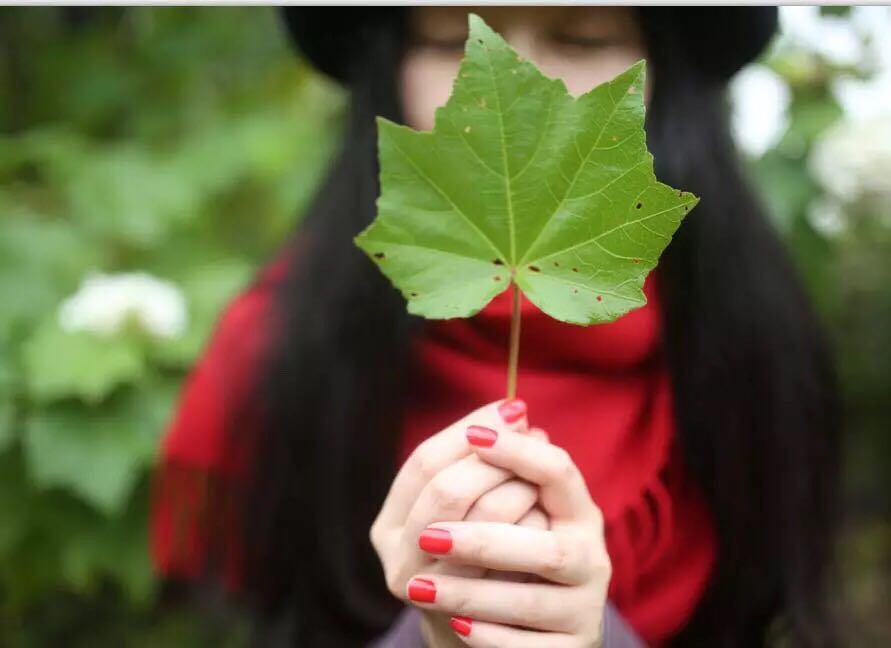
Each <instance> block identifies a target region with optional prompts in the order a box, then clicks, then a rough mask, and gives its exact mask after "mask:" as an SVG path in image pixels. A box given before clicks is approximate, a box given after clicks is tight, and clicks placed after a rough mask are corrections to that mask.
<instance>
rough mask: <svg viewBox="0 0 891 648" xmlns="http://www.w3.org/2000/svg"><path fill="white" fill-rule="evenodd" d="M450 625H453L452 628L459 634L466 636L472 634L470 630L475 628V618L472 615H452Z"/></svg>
mask: <svg viewBox="0 0 891 648" xmlns="http://www.w3.org/2000/svg"><path fill="white" fill-rule="evenodd" d="M449 625H450V626H452V630H454V631H455V632H457V633H458V634H459V635H464V636H465V637H468V636H470V631H471V629H472V628H473V619H471V618H470V617H452V618H451V619H449Z"/></svg>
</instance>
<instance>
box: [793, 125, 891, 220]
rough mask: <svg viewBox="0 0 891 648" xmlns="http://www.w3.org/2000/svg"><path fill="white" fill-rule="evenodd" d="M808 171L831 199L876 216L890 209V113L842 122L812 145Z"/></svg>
mask: <svg viewBox="0 0 891 648" xmlns="http://www.w3.org/2000/svg"><path fill="white" fill-rule="evenodd" d="M810 169H811V172H812V173H813V175H814V177H815V178H816V179H817V180H818V181H819V182H820V183H821V184H822V185H823V186H824V187H825V188H826V190H827V191H828V192H829V194H831V196H832V197H833V198H835V199H836V200H838V201H840V202H842V203H857V204H860V205H862V206H864V207H867V208H869V209H870V210H873V211H876V212H877V213H878V214H881V213H887V211H888V209H889V205H891V112H887V113H885V114H884V115H880V116H878V117H874V118H870V119H859V120H844V121H842V122H840V123H838V124H836V125H835V126H833V127H831V128H830V129H829V130H827V131H826V133H824V134H823V136H822V137H821V138H820V139H819V140H818V141H817V143H816V144H815V145H814V149H813V151H812V152H811V158H810Z"/></svg>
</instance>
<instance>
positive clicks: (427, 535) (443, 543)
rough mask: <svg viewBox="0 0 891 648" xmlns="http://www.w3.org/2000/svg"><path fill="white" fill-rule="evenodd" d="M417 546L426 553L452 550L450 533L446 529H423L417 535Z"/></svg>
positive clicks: (442, 552)
mask: <svg viewBox="0 0 891 648" xmlns="http://www.w3.org/2000/svg"><path fill="white" fill-rule="evenodd" d="M418 546H419V547H421V549H423V550H424V551H426V552H428V553H436V554H444V553H448V552H450V551H451V550H452V534H451V533H450V532H449V531H447V530H446V529H435V528H427V529H424V530H423V531H421V535H420V536H418Z"/></svg>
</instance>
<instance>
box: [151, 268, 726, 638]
mask: <svg viewBox="0 0 891 648" xmlns="http://www.w3.org/2000/svg"><path fill="white" fill-rule="evenodd" d="M285 268H286V266H285V264H284V263H277V264H274V265H271V266H270V268H269V269H268V270H267V271H266V272H265V273H264V274H263V276H262V277H261V278H260V280H259V281H258V282H257V283H255V284H254V286H253V287H251V289H250V290H248V291H247V292H245V293H244V294H242V295H241V296H240V297H239V298H238V299H237V300H235V301H234V302H233V303H232V305H231V306H230V307H229V308H228V310H227V311H226V313H225V314H224V316H223V318H222V319H221V321H220V325H219V327H218V329H217V331H216V332H215V334H214V337H213V340H212V341H211V343H210V345H209V346H208V348H207V351H206V352H205V355H204V357H203V358H202V359H201V361H200V362H199V363H198V364H197V365H196V367H195V369H194V370H193V372H192V374H191V375H190V376H189V379H188V381H187V383H186V386H185V389H184V390H183V394H182V397H181V400H180V406H179V409H178V410H177V413H176V416H175V417H174V419H173V421H172V423H171V426H170V429H169V430H168V432H167V435H166V437H165V439H164V442H163V447H162V458H161V464H160V470H159V472H158V476H157V479H156V481H155V491H154V502H153V511H152V553H153V557H154V561H155V563H156V565H157V567H158V569H159V570H160V571H162V572H163V573H165V574H167V575H171V576H177V577H186V578H194V577H198V576H200V575H201V574H202V572H203V568H204V565H205V561H206V559H207V556H208V547H209V546H210V545H211V544H212V543H217V544H219V543H220V542H221V540H220V537H219V535H218V534H215V533H214V532H213V531H209V530H208V529H206V526H207V525H206V523H205V522H204V521H205V520H206V519H208V515H209V513H208V510H209V508H211V509H212V508H213V507H214V502H212V501H208V495H207V493H209V492H214V489H217V491H219V488H221V487H222V486H221V485H226V486H225V487H226V488H234V489H236V490H238V489H239V488H240V486H239V485H238V482H239V481H240V480H243V479H244V471H243V470H242V469H239V468H238V467H237V466H233V465H232V464H231V461H230V459H231V457H232V453H231V452H230V451H228V450H227V432H226V431H227V425H228V422H229V421H230V420H232V417H233V413H234V412H238V411H243V410H244V407H243V405H244V402H245V399H246V398H249V397H250V395H251V386H252V384H253V381H254V380H255V378H256V376H257V375H258V371H259V368H260V367H259V363H260V361H261V358H262V356H263V350H264V348H265V344H266V342H267V340H266V339H265V338H264V333H263V332H264V331H265V328H264V326H263V324H264V322H266V321H267V318H268V316H269V307H270V305H271V299H272V295H273V293H274V290H275V285H276V284H277V283H278V282H279V281H280V280H281V279H282V277H283V275H284V272H285ZM646 292H647V295H648V297H649V301H650V303H649V304H648V305H647V306H646V307H644V308H641V309H639V310H637V311H634V312H632V313H630V314H628V315H626V316H625V317H623V318H622V319H621V320H619V321H618V322H616V323H613V324H608V325H602V326H592V327H578V326H572V325H569V324H563V323H560V322H557V321H555V320H552V319H551V318H549V317H547V316H546V315H544V313H542V312H540V311H539V310H538V309H537V308H535V307H534V306H533V305H531V304H530V303H529V302H527V301H525V300H524V302H523V306H522V309H523V332H522V343H521V352H520V376H519V393H520V396H521V397H522V398H523V399H524V400H526V402H527V403H528V405H529V412H530V420H531V422H532V423H533V424H534V425H538V426H540V427H542V428H544V429H545V430H547V432H548V434H549V435H550V437H551V440H552V442H553V443H556V444H558V445H561V446H563V447H564V448H566V449H567V450H568V451H569V452H570V453H571V455H572V457H573V459H574V460H575V462H576V463H577V464H578V466H579V468H580V469H581V471H582V473H583V474H584V475H585V478H586V480H587V483H588V487H589V489H590V491H591V494H592V496H593V498H594V500H595V502H597V504H598V505H599V506H600V508H601V509H602V510H603V514H604V518H605V520H606V534H607V547H608V549H609V553H610V558H611V560H612V564H613V579H612V583H611V585H610V590H609V595H610V598H611V600H612V601H613V602H614V603H615V605H616V607H617V608H618V609H619V610H620V611H621V613H622V614H623V615H624V617H625V618H626V619H627V620H628V621H629V622H630V623H631V625H632V626H633V627H634V628H635V629H636V630H637V631H638V633H639V634H640V635H641V637H642V638H643V639H645V640H646V641H647V642H649V643H651V644H654V645H658V644H659V643H660V642H661V641H663V640H664V639H666V638H668V637H670V636H671V635H672V634H674V633H675V632H676V631H677V630H678V629H680V628H681V627H683V626H684V624H685V623H686V622H687V620H688V619H689V617H690V615H691V613H692V611H693V609H694V608H695V606H696V604H697V603H698V601H699V599H700V598H701V595H702V592H703V590H704V588H705V585H706V583H707V581H708V578H709V575H710V573H711V571H712V566H713V563H714V558H715V539H714V534H713V531H712V526H711V522H710V518H709V516H708V514H707V511H706V508H705V505H704V504H703V501H702V499H701V497H700V496H699V494H698V492H697V491H696V489H695V488H694V487H693V486H692V484H691V483H690V482H689V480H688V479H687V477H686V476H685V473H684V468H683V465H682V463H681V461H680V458H679V455H678V453H677V452H676V451H675V445H674V424H673V417H672V410H671V392H670V387H669V382H668V378H667V375H666V372H665V369H664V365H663V361H662V358H661V354H660V331H659V309H658V304H657V303H656V294H655V291H653V290H652V289H651V285H650V283H648V285H647V288H646ZM509 322H510V303H509V294H508V293H504V294H502V295H501V296H499V297H497V298H496V299H495V300H494V301H493V302H492V303H491V304H489V305H488V306H487V307H486V308H485V309H484V310H483V311H482V312H481V313H480V314H479V315H477V316H476V317H474V318H472V319H468V320H448V321H435V322H429V323H428V327H427V330H426V333H425V335H423V336H422V337H421V338H420V339H419V340H418V343H417V346H416V349H415V353H414V354H413V358H414V368H413V371H414V379H413V380H412V381H411V384H412V386H413V389H414V390H415V393H413V394H411V398H410V402H412V403H415V404H416V406H414V407H410V409H409V411H408V412H407V413H406V422H405V436H404V439H403V444H402V450H401V457H400V458H401V459H404V458H405V457H406V456H408V454H410V452H411V450H412V449H414V448H415V447H416V446H417V445H418V444H419V443H420V442H421V441H422V440H423V439H425V438H426V437H427V436H429V435H430V434H432V433H435V432H436V431H437V430H440V429H442V428H443V427H445V426H446V425H447V424H449V423H451V422H452V421H454V420H455V419H457V418H459V417H461V416H463V415H465V414H466V413H467V412H468V411H470V410H472V409H475V408H476V407H479V406H480V405H482V404H484V403H486V402H489V401H493V400H496V399H499V398H502V397H503V396H504V387H505V367H506V357H507V350H506V340H507V339H508V327H509ZM259 431H260V430H259V428H258V430H256V431H252V430H249V429H245V430H241V433H243V434H245V435H246V436H247V437H256V434H255V432H256V433H259ZM237 456H240V455H237ZM223 507H224V508H225V504H224V505H223ZM229 514H231V512H227V511H225V510H224V511H223V516H224V517H227V516H228V515H229ZM230 540H234V538H232V539H230ZM236 544H237V541H236ZM233 551H234V553H233ZM237 553H238V550H237V548H236V549H234V550H232V551H227V555H228V556H229V558H228V559H227V560H226V570H225V571H226V574H224V576H225V578H226V580H227V582H228V583H229V584H230V586H231V587H234V588H237V585H238V582H239V580H240V579H239V576H238V572H239V569H238V566H237V565H238V562H239V560H238V556H237V555H235V554H237Z"/></svg>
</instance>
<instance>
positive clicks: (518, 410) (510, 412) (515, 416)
mask: <svg viewBox="0 0 891 648" xmlns="http://www.w3.org/2000/svg"><path fill="white" fill-rule="evenodd" d="M498 413H499V414H500V415H501V418H502V419H504V422H505V423H516V422H517V421H519V420H520V419H521V418H523V417H524V416H526V402H525V401H523V400H520V399H519V398H513V399H511V400H509V401H504V402H503V403H501V405H499V406H498Z"/></svg>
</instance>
